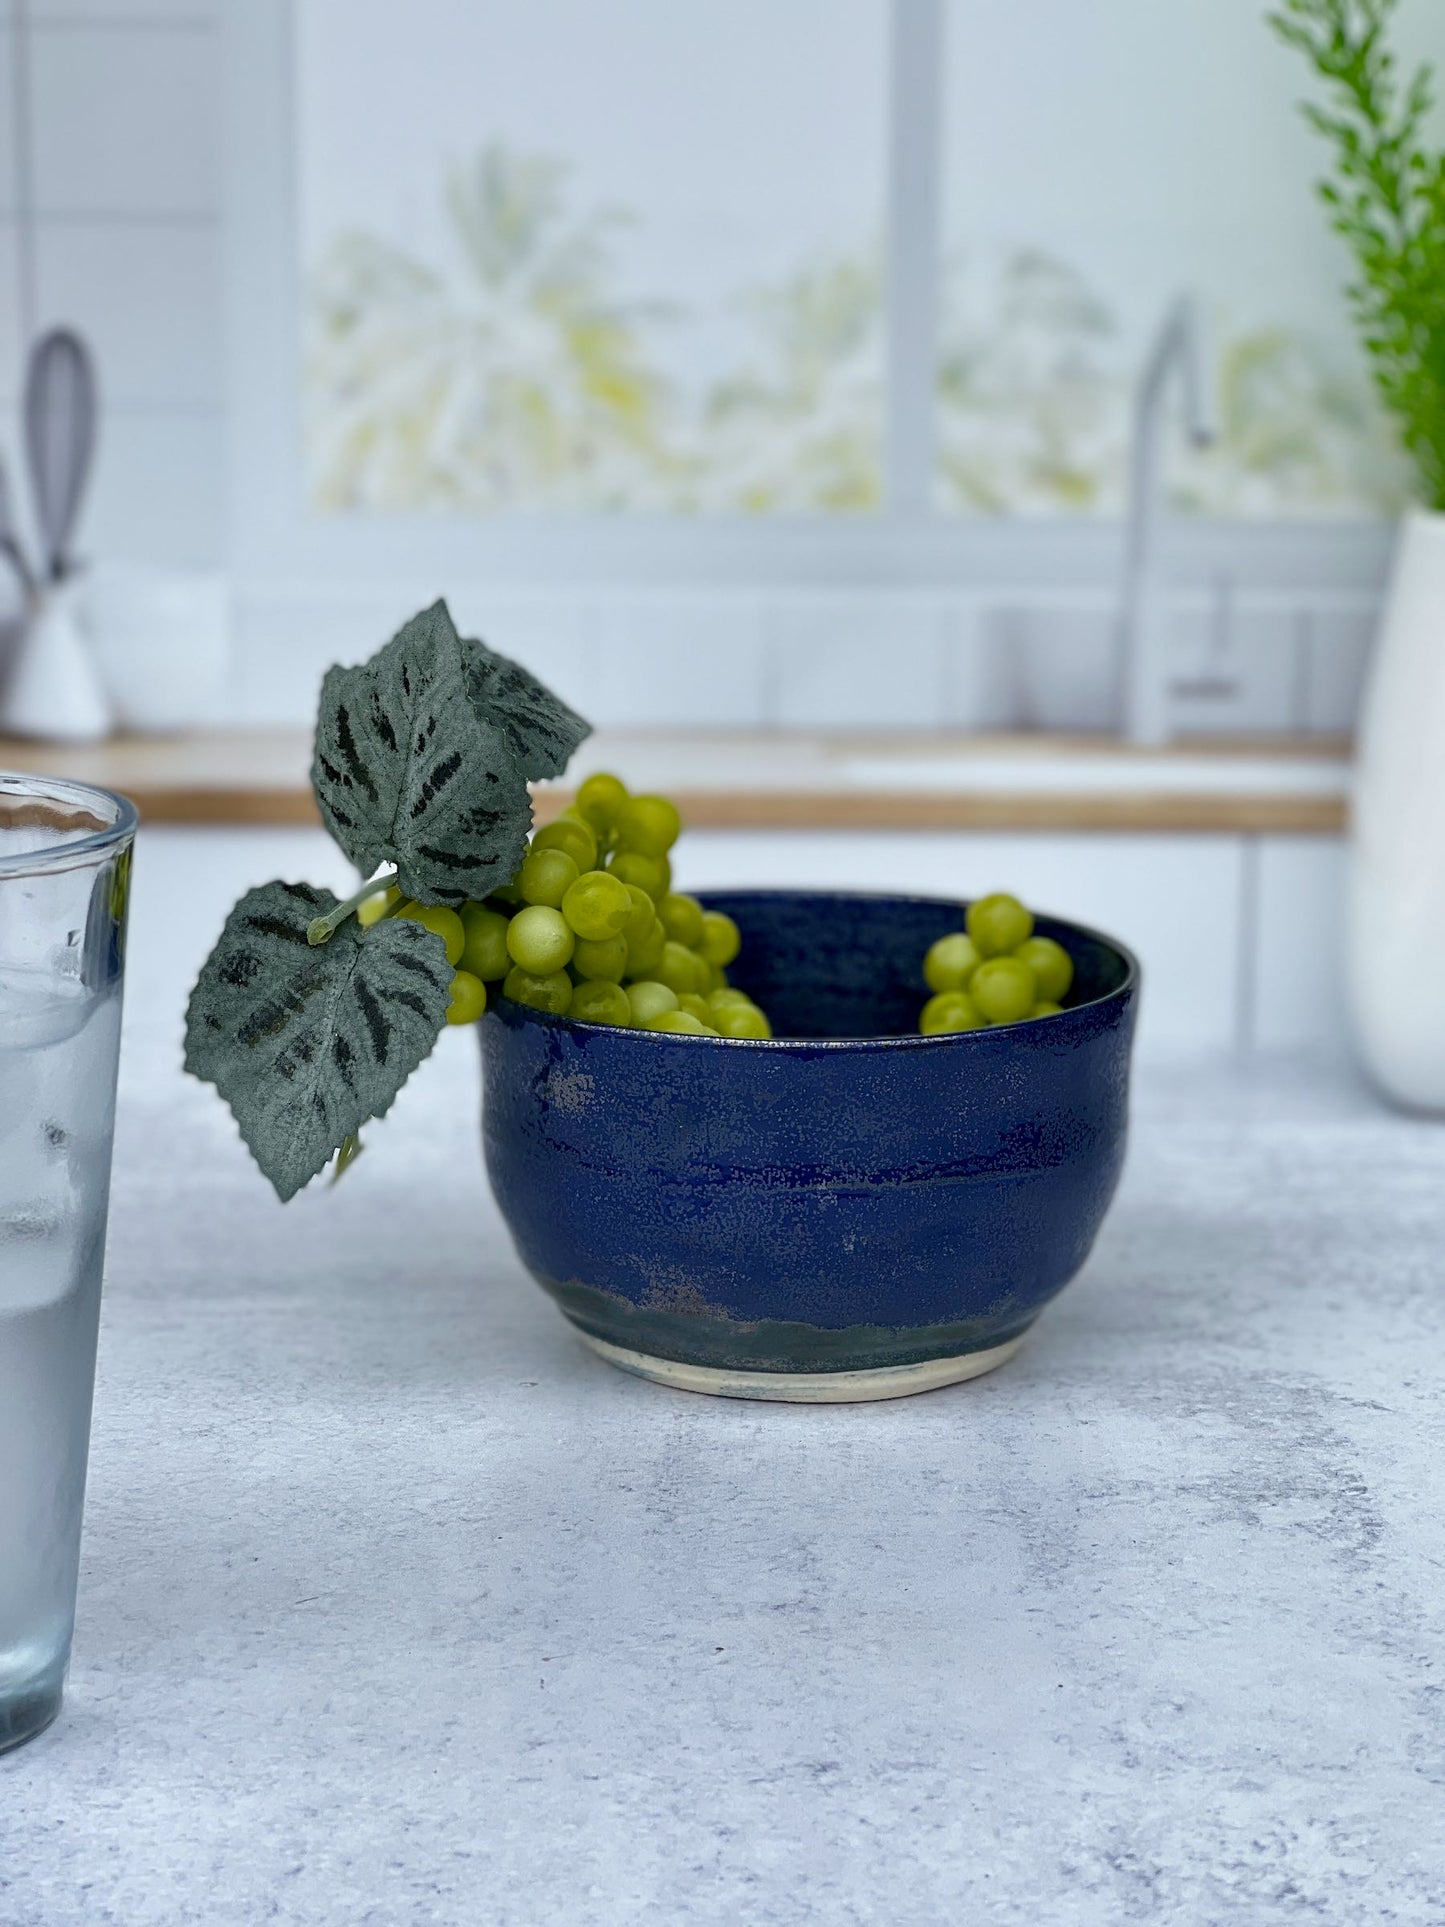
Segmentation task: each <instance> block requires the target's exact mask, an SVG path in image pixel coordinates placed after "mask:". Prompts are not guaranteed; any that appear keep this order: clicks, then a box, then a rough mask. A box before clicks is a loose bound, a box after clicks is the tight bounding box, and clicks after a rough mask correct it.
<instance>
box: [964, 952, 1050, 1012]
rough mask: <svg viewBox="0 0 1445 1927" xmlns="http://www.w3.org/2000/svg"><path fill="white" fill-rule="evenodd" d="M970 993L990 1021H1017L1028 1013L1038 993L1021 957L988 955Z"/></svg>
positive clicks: (975, 973)
mask: <svg viewBox="0 0 1445 1927" xmlns="http://www.w3.org/2000/svg"><path fill="white" fill-rule="evenodd" d="M968 994H969V996H970V997H971V998H972V999H973V1001H974V1003H975V1004H976V1005H977V1006H978V1008H979V1010H981V1011H982V1012H983V1015H984V1016H985V1017H986V1018H987V1019H988V1021H989V1022H990V1023H991V1024H1016V1023H1018V1022H1019V1021H1020V1020H1021V1019H1022V1018H1024V1017H1027V1016H1028V1014H1029V1012H1030V1011H1031V1010H1032V1009H1033V1007H1034V1005H1035V1004H1036V1003H1037V1002H1038V995H1039V992H1038V985H1037V984H1036V983H1035V982H1034V973H1033V972H1032V971H1031V970H1030V969H1029V967H1028V965H1027V964H1026V963H1025V962H1024V960H1023V959H1022V957H985V959H984V960H983V962H982V963H981V964H980V965H979V967H978V969H977V970H975V971H974V973H973V981H972V982H971V983H970V984H969V986H968Z"/></svg>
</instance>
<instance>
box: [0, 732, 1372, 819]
mask: <svg viewBox="0 0 1445 1927" xmlns="http://www.w3.org/2000/svg"><path fill="white" fill-rule="evenodd" d="M310 760H311V738H310V734H309V732H308V731H303V730H284V729H252V730H209V731H198V732H195V733H193V734H187V735H180V736H166V737H117V738H115V739H114V740H112V741H110V742H108V743H102V744H94V745H85V746H79V747H78V746H75V745H59V744H45V743H33V742H14V741H7V740H4V739H0V769H11V770H20V771H26V772H32V773H42V772H43V773H46V774H49V775H52V776H67V777H71V778H73V779H75V780H76V781H80V782H89V783H97V784H99V785H101V786H102V787H103V788H106V789H115V790H120V791H122V792H123V793H124V794H125V795H127V796H129V797H131V798H132V800H133V801H134V802H135V803H136V805H137V807H138V808H139V810H140V812H141V816H142V819H143V820H144V821H146V822H149V823H177V824H182V823H183V824H216V825H222V824H230V825H238V824H271V825H278V824H280V825H286V824H291V825H312V824H315V823H316V822H317V820H318V819H317V814H316V806H315V803H314V802H313V800H312V796H311V789H310V784H309V781H308V778H307V771H308V768H309V764H310ZM578 764H579V771H580V773H583V774H585V772H586V770H587V769H588V768H599V767H608V766H611V767H616V768H617V769H619V770H620V771H622V772H623V773H624V774H626V775H627V776H628V778H629V780H631V781H633V782H634V783H635V784H636V785H637V786H638V787H643V788H652V789H662V790H665V791H666V793H667V794H668V795H670V796H672V797H673V798H674V799H675V800H676V801H677V803H678V805H679V807H680V808H681V810H682V812H683V815H684V817H685V819H686V820H687V822H688V824H689V825H690V826H691V827H692V828H694V829H746V830H774V829H775V830H907V831H920V830H922V831H927V830H999V831H1003V830H1031V831H1055V832H1057V831H1086V830H1094V831H1098V830H1105V831H1135V832H1138V831H1159V832H1175V833H1179V832H1193V833H1201V834H1202V833H1208V832H1214V833H1232V834H1279V835H1283V834H1306V835H1332V834H1337V833H1338V832H1339V831H1340V830H1342V829H1343V827H1344V825H1345V821H1346V796H1347V779H1348V745H1347V744H1345V743H1342V742H1335V741H1331V742H1320V743H1315V742H1310V743H1306V744H1302V743H1301V742H1299V741H1298V740H1297V739H1286V740H1283V741H1261V740H1258V739H1248V740H1246V741H1233V742H1230V741H1221V740H1218V739H1215V740H1211V741H1209V742H1194V743H1189V744H1182V745H1177V746H1174V747H1171V748H1170V749H1167V750H1159V751H1143V750H1132V749H1128V748H1124V747H1121V746H1120V745H1118V744H1116V743H1112V742H1107V741H1102V740H1100V739H1098V738H1084V737H1078V738H1066V737H1037V736H1025V737H998V736H987V737H963V736H959V735H951V736H946V735H934V734H925V733H917V734H913V733H909V734H898V735H889V736H880V735H872V736H856V735H855V736H832V735H829V736H820V735H804V734H794V733H789V734H783V733H779V734H776V735H772V734H768V735H764V734H759V733H744V732H723V731H717V732H711V731H709V732H700V731H691V732H679V733H674V732H662V731H648V732H635V733H626V734H623V733H621V732H618V733H614V734H611V735H605V734H604V735H599V736H598V737H595V738H593V739H592V740H590V741H589V742H588V743H587V744H586V745H585V747H584V749H583V751H582V752H581V753H580V755H579V758H578ZM940 770H942V771H943V773H944V776H943V779H942V780H940V779H939V777H938V772H939V771H940ZM1236 772H1237V781H1236ZM1206 778H1207V780H1205V779H1206ZM1300 778H1308V780H1307V781H1302V780H1299V779H1300ZM570 797H571V791H570V789H568V788H567V787H566V786H565V785H555V784H548V785H545V786H543V787H542V788H541V789H540V790H539V791H538V793H537V799H536V807H537V815H538V818H539V819H540V820H546V818H548V817H550V816H552V815H554V814H555V813H556V811H557V810H559V809H561V808H562V807H563V806H564V804H565V803H567V802H568V801H569V800H570Z"/></svg>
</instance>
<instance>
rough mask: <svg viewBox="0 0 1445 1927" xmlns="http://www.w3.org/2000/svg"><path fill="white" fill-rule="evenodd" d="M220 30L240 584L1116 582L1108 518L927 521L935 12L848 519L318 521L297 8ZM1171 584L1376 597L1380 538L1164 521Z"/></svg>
mask: <svg viewBox="0 0 1445 1927" xmlns="http://www.w3.org/2000/svg"><path fill="white" fill-rule="evenodd" d="M298 3H299V0H246V4H245V6H235V7H228V8H226V9H224V12H223V26H222V32H223V42H222V48H223V55H224V60H223V66H224V74H225V134H226V139H225V147H226V157H227V165H226V217H227V218H226V223H225V231H226V261H225V281H226V294H227V302H226V315H227V327H228V339H227V355H226V360H227V389H228V431H229V457H230V459H229V477H228V484H229V486H228V521H229V533H230V553H231V558H232V564H233V567H234V569H235V571H236V573H237V575H238V577H240V578H241V579H242V581H244V582H247V583H253V584H254V583H264V584H268V585H274V584H277V583H281V582H286V583H293V584H294V583H303V582H304V583H310V584H315V583H317V582H327V581H331V582H336V581H339V582H345V583H347V584H354V585H358V586H361V585H380V584H393V585H394V584H396V583H398V582H402V583H407V582H412V581H415V582H416V583H417V584H419V585H421V588H422V592H423V593H425V592H426V585H427V584H434V583H436V582H448V583H456V582H462V581H465V582H485V583H487V584H488V585H489V586H490V587H491V588H493V589H494V590H497V591H501V590H505V591H507V592H509V593H510V592H515V591H521V592H523V593H529V592H536V591H539V590H543V591H549V592H556V591H559V590H561V591H564V592H572V591H574V590H575V591H582V590H586V591H589V592H590V591H595V590H598V589H602V590H606V589H608V588H618V589H621V588H627V589H631V590H638V589H643V590H649V589H654V588H698V587H706V586H708V585H715V586H717V587H721V588H728V589H733V590H735V589H737V588H739V587H749V588H763V589H766V588H768V587H772V586H777V587H808V586H827V587H830V588H837V587H850V586H868V587H873V588H889V587H897V588H899V589H905V590H908V589H918V588H937V589H941V590H950V589H953V590H958V589H961V590H965V591H967V592H970V593H985V592H991V591H995V590H996V591H998V592H1001V593H1023V592H1027V591H1030V590H1036V589H1037V586H1038V584H1039V583H1040V582H1041V581H1043V582H1047V583H1048V584H1049V585H1050V586H1051V587H1070V586H1077V587H1080V588H1095V589H1097V588H1100V587H1105V586H1108V585H1111V584H1113V583H1114V582H1116V581H1117V580H1118V577H1119V572H1120V569H1121V566H1122V559H1123V532H1122V528H1121V525H1120V522H1119V520H1118V519H1117V518H1102V517H1101V518H1090V519H1088V520H1083V519H1074V518H1065V517H1051V518H1042V517H1041V518H1021V517H1020V518H997V519H992V518H983V517H969V516H959V515H951V514H942V513H939V512H938V511H937V509H936V507H935V505H934V500H933V491H934V473H933V471H934V453H935V445H936V425H937V414H936V399H935V390H934V378H933V371H934V367H935V362H936V345H937V327H938V319H937V317H938V298H939V291H940V277H941V270H942V249H941V245H940V241H941V218H942V176H943V163H944V143H943V131H944V129H943V114H944V101H943V88H944V84H945V83H944V61H943V57H942V56H943V47H944V33H945V31H946V20H945V9H946V6H947V0H883V4H886V5H887V6H889V8H890V14H891V17H890V21H889V41H890V73H889V77H888V94H889V108H888V112H889V126H888V139H887V155H888V182H887V193H886V199H885V209H886V219H887V244H886V263H887V289H886V353H885V395H886V412H885V418H884V441H883V449H882V460H883V472H884V501H883V505H882V507H881V508H880V509H879V510H878V511H877V512H876V513H871V514H860V515H856V516H853V515H846V516H823V515H817V516H777V517H749V516H743V515H707V516H696V517H688V516H662V515H647V514H616V515H575V516H573V515H568V516H561V515H556V516H553V515H547V514H543V513H540V512H527V513H523V512H517V513H503V514H498V515H495V516H490V517H476V516H468V515H463V514H457V515H445V514H437V513H433V512H427V513H419V514H416V515H385V516H382V515H377V516H374V517H373V516H368V517H355V518H353V517H346V516H323V515H318V514H316V513H315V512H314V511H313V510H311V509H310V507H309V506H308V504H307V502H306V500H305V494H304V475H303V467H302V459H301V445H300V435H299V421H298V415H299V406H300V346H301V343H300V330H299V328H298V325H297V318H298V314H299V299H300V277H299V263H298V260H297V249H296V220H295V213H296V199H297V195H296V173H295V165H296V156H295V141H294V130H295V107H296V97H295V81H296V61H295V7H296V5H297V4H298ZM1169 540H1170V553H1171V563H1172V566H1173V569H1174V572H1175V573H1176V574H1177V576H1178V577H1179V579H1180V580H1181V581H1186V582H1188V581H1195V582H1198V581H1207V580H1209V579H1210V578H1212V577H1215V576H1218V575H1221V574H1226V573H1227V574H1228V575H1229V576H1230V578H1231V579H1232V580H1233V581H1235V582H1236V583H1238V584H1240V585H1242V586H1255V587H1263V588H1270V589H1281V590H1285V589H1290V588H1295V587H1301V586H1304V585H1309V586H1310V587H1312V588H1315V589H1326V590H1330V589H1343V590H1358V589H1360V588H1362V587H1364V588H1369V587H1372V586H1373V585H1374V584H1375V583H1376V582H1377V581H1378V579H1379V576H1380V573H1381V571H1382V568H1383V563H1384V557H1385V554H1386V553H1387V549H1388V544H1389V540H1390V531H1389V527H1388V525H1387V524H1383V523H1380V522H1377V521H1374V520H1371V519H1369V518H1366V517H1359V518H1331V519H1329V520H1324V519H1321V520H1317V521H1311V520H1306V519H1299V520H1296V519H1293V518H1292V519H1290V520H1287V521H1286V520H1277V521H1274V520H1269V521H1267V520H1258V519H1251V520H1249V521H1243V520H1232V519H1224V518H1210V519H1205V518H1194V519H1188V520H1184V519H1181V520H1180V521H1178V522H1177V523H1175V525H1174V526H1173V528H1172V530H1171V531H1170V538H1169Z"/></svg>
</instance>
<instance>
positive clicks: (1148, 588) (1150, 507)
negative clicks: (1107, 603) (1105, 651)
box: [1120, 294, 1218, 745]
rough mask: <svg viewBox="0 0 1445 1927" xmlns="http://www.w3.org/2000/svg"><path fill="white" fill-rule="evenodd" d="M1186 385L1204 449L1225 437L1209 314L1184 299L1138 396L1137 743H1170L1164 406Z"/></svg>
mask: <svg viewBox="0 0 1445 1927" xmlns="http://www.w3.org/2000/svg"><path fill="white" fill-rule="evenodd" d="M1176 371H1177V373H1178V375H1179V377H1180V382H1181V386H1182V389H1183V396H1184V409H1185V418H1186V429H1187V432H1188V435H1189V439H1190V440H1191V441H1192V442H1193V443H1194V445H1195V446H1196V447H1198V448H1205V447H1208V446H1209V444H1210V443H1211V442H1213V441H1214V440H1215V439H1216V437H1217V435H1218V424H1217V421H1216V417H1215V411H1214V384H1213V382H1212V380H1211V378H1210V356H1209V351H1208V342H1207V329H1206V322H1205V316H1204V310H1203V306H1202V304H1201V303H1200V301H1199V300H1198V299H1197V298H1196V297H1195V296H1194V295H1189V294H1186V295H1181V296H1180V297H1179V298H1178V299H1177V300H1176V301H1175V302H1174V303H1173V305H1172V306H1171V307H1170V309H1169V312H1168V313H1167V314H1166V315H1165V317H1164V322H1163V325H1162V326H1161V327H1160V329H1159V332H1158V334H1157V336H1156V337H1155V340H1154V345H1153V347H1152V348H1151V349H1150V351H1149V358H1148V360H1147V361H1146V362H1145V364H1144V372H1143V374H1142V375H1141V376H1140V379H1139V386H1138V388H1137V390H1136V391H1135V396H1134V434H1133V443H1132V446H1131V449H1130V460H1129V520H1128V529H1127V534H1126V539H1125V552H1124V590H1123V601H1122V607H1121V611H1120V640H1121V645H1122V656H1123V670H1124V734H1125V736H1126V737H1127V739H1128V740H1129V741H1130V742H1131V743H1140V744H1155V745H1157V744H1160V743H1164V742H1167V741H1168V739H1169V703H1168V691H1169V667H1168V661H1167V651H1168V641H1169V638H1168V621H1167V617H1168V611H1167V609H1166V607H1165V601H1164V585H1163V582H1162V580H1161V577H1160V572H1159V557H1158V535H1159V522H1160V510H1161V505H1162V497H1163V454H1164V401H1165V397H1166V395H1167V393H1168V388H1169V381H1170V377H1171V376H1172V375H1174V374H1175V373H1176Z"/></svg>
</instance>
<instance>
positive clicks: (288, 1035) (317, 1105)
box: [186, 883, 452, 1201]
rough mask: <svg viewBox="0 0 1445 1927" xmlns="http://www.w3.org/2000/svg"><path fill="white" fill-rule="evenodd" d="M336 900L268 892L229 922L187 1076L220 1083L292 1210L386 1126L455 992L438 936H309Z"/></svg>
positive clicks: (194, 1008)
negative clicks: (308, 1187) (343, 1150)
mask: <svg viewBox="0 0 1445 1927" xmlns="http://www.w3.org/2000/svg"><path fill="white" fill-rule="evenodd" d="M337 902H338V899H337V898H336V897H334V896H333V895H332V894H331V892H330V891H329V890H314V889H312V888H311V886H310V885H309V884H305V883H267V884H263V885H262V887H261V888H260V889H259V890H252V891H250V892H249V893H248V894H247V895H246V896H244V897H242V899H241V901H240V902H239V903H238V904H237V905H236V907H235V908H234V909H233V910H232V912H231V914H230V916H229V917H227V919H226V924H225V928H224V929H223V930H222V932H221V937H220V941H219V942H218V943H217V945H216V947H215V949H214V950H213V951H212V952H211V954H210V956H209V957H208V958H207V960H206V963H205V966H204V968H203V969H202V971H201V974H200V976H199V978H198V979H197V980H196V987H195V989H194V990H193V991H192V993H191V1001H190V1007H189V1009H188V1010H187V1013H186V1069H187V1070H188V1071H190V1072H192V1073H193V1075H195V1076H196V1077H200V1078H204V1079H205V1080H206V1081H207V1082H208V1083H211V1084H214V1085H215V1087H216V1089H217V1090H218V1091H219V1092H220V1094H221V1096H222V1097H223V1098H224V1099H225V1100H226V1102H227V1103H228V1104H229V1105H230V1107H231V1110H232V1112H233V1114H234V1116H235V1119H236V1123H237V1124H238V1125H239V1126H240V1131H241V1136H242V1137H243V1138H244V1139H245V1140H246V1143H247V1144H248V1145H249V1146H250V1148H251V1152H252V1155H253V1156H254V1157H255V1159H256V1162H257V1163H258V1164H259V1165H260V1167H261V1169H262V1171H263V1172H264V1173H265V1174H266V1176H267V1177H268V1178H269V1179H270V1180H271V1182H272V1184H273V1185H274V1186H275V1187H276V1192H277V1195H278V1196H279V1197H280V1198H281V1199H282V1200H283V1201H284V1200H285V1199H287V1198H290V1197H294V1196H295V1194H296V1192H298V1191H299V1190H300V1189H301V1187H302V1185H303V1184H305V1183H307V1182H308V1180H309V1179H311V1178H314V1177H315V1175H316V1173H317V1172H318V1171H320V1170H321V1169H322V1167H323V1166H324V1165H325V1164H326V1162H327V1161H328V1159H329V1158H330V1157H331V1155H332V1153H333V1152H334V1151H335V1150H337V1148H338V1147H339V1146H340V1145H341V1144H342V1143H343V1142H344V1140H345V1139H346V1138H347V1137H349V1136H352V1135H354V1134H355V1133H356V1132H357V1131H359V1130H360V1128H361V1126H362V1125H363V1124H364V1123H365V1122H366V1121H367V1119H368V1118H372V1117H381V1116H383V1115H384V1113H385V1112H386V1111H387V1110H388V1109H389V1108H390V1106H391V1101H392V1099H393V1098H394V1097H395V1096H396V1094H397V1092H398V1091H399V1090H400V1089H401V1087H402V1085H403V1084H404V1083H405V1082H406V1080H407V1078H408V1077H410V1076H411V1074H412V1072H413V1071H414V1070H415V1069H416V1067H417V1065H418V1064H419V1063H420V1062H421V1061H422V1059H423V1058H424V1057H425V1056H427V1054H428V1053H429V1052H430V1050H431V1048H432V1046H433V1045H434V1044H435V1043H436V1040H437V1036H438V1034H439V1033H440V1031H441V1028H442V1025H443V1023H444V1022H445V1021H446V1011H447V1003H448V1000H449V998H450V996H451V979H452V972H451V966H450V965H449V964H448V962H447V956H446V946H445V945H444V944H443V942H442V940H441V938H440V937H438V936H435V935H434V934H433V933H432V932H431V931H430V930H425V929H423V928H422V926H421V925H420V924H418V923H412V922H410V921H407V922H402V921H400V920H398V919H394V918H389V919H387V920H386V921H384V922H382V923H378V924H376V925H374V926H373V928H371V929H370V930H363V929H362V928H361V926H360V925H359V924H358V923H357V922H356V920H355V918H354V917H353V918H348V919H347V921H346V922H345V923H343V924H342V925H341V927H340V928H339V929H338V930H337V932H336V934H335V935H334V936H333V937H332V938H331V940H330V941H329V942H328V943H324V944H319V945H316V946H314V947H313V946H312V945H311V944H310V943H308V942H307V940H306V926H307V924H308V923H310V921H311V919H312V918H313V917H317V916H323V915H325V914H326V912H327V911H329V910H334V909H335V908H336V905H337Z"/></svg>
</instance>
